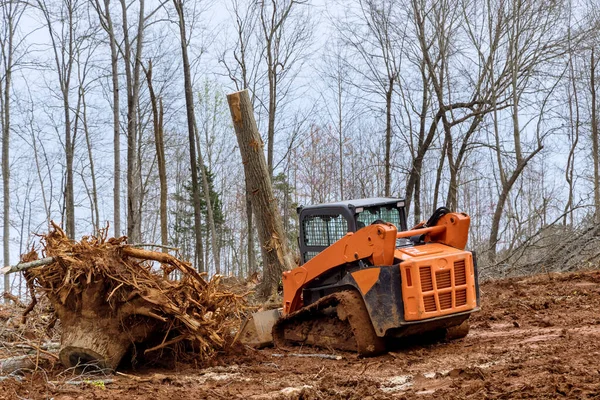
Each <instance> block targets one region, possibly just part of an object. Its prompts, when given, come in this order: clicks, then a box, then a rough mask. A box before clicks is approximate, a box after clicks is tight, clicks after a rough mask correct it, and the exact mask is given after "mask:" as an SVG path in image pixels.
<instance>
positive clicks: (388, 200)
mask: <svg viewBox="0 0 600 400" xmlns="http://www.w3.org/2000/svg"><path fill="white" fill-rule="evenodd" d="M401 201H402V202H403V201H404V199H399V198H394V197H370V198H367V199H353V200H344V201H336V202H333V203H322V204H314V205H310V206H300V207H298V210H297V211H298V213H300V211H302V210H314V209H319V208H323V207H343V208H357V207H372V206H377V205H381V204H392V203H398V202H401Z"/></svg>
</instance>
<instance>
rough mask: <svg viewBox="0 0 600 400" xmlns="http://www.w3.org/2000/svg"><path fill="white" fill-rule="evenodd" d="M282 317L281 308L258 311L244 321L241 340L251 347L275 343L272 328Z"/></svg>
mask: <svg viewBox="0 0 600 400" xmlns="http://www.w3.org/2000/svg"><path fill="white" fill-rule="evenodd" d="M280 317H281V308H278V309H275V310H267V311H260V312H256V313H254V314H252V315H250V317H248V318H247V319H246V320H244V321H243V322H242V327H241V328H240V335H239V338H240V342H242V343H243V344H246V345H248V346H251V347H255V348H257V349H258V348H261V347H266V346H270V345H272V344H273V334H272V333H271V330H272V329H273V325H274V324H275V322H276V321H277V320H278V319H279V318H280Z"/></svg>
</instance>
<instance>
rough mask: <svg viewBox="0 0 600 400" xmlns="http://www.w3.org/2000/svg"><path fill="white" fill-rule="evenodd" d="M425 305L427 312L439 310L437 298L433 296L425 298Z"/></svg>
mask: <svg viewBox="0 0 600 400" xmlns="http://www.w3.org/2000/svg"><path fill="white" fill-rule="evenodd" d="M423 304H424V305H425V312H432V311H435V310H437V306H436V305H435V297H434V296H433V295H430V296H423Z"/></svg>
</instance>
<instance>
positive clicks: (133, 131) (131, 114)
mask: <svg viewBox="0 0 600 400" xmlns="http://www.w3.org/2000/svg"><path fill="white" fill-rule="evenodd" d="M139 7H140V12H139V19H138V29H137V35H136V38H135V40H136V49H135V53H133V52H132V49H131V43H132V40H130V38H129V34H128V31H129V26H128V23H127V4H126V2H125V0H121V9H122V14H123V35H124V40H123V42H124V47H125V51H124V52H123V55H124V56H123V58H124V61H125V76H126V80H127V236H128V237H129V239H130V241H131V242H140V241H141V236H142V229H141V224H142V221H141V209H140V197H141V184H142V183H141V176H140V175H139V166H138V165H137V164H138V155H137V132H138V126H137V123H138V113H137V107H138V98H139V91H140V68H141V57H142V48H143V42H144V38H143V33H144V0H140V1H139ZM132 56H133V58H134V59H133V60H132V59H131V58H132Z"/></svg>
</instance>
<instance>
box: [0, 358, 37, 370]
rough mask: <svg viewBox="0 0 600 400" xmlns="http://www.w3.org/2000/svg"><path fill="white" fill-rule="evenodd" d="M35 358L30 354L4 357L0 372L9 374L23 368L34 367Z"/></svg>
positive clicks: (0, 361)
mask: <svg viewBox="0 0 600 400" xmlns="http://www.w3.org/2000/svg"><path fill="white" fill-rule="evenodd" d="M34 360H35V357H33V356H28V355H24V356H15V357H10V358H3V359H2V360H0V374H2V375H7V374H10V373H13V372H16V371H19V370H23V369H33V368H35V362H34Z"/></svg>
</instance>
